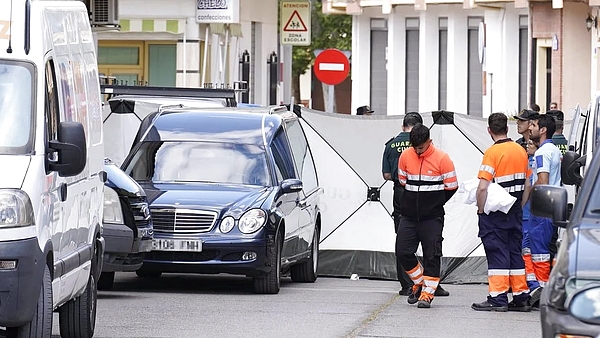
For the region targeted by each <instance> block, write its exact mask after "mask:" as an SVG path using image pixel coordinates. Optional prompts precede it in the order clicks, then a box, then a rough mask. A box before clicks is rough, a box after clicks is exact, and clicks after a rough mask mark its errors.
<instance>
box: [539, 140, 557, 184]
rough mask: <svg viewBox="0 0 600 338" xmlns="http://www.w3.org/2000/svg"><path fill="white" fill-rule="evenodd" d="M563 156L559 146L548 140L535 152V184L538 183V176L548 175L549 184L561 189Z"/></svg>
mask: <svg viewBox="0 0 600 338" xmlns="http://www.w3.org/2000/svg"><path fill="white" fill-rule="evenodd" d="M561 161H562V154H561V152H560V150H559V149H558V147H557V146H555V145H554V143H552V140H546V141H544V143H542V145H541V146H540V147H539V148H538V150H536V151H535V154H534V155H533V172H534V174H535V175H533V183H534V184H535V182H537V174H539V173H548V184H549V185H553V186H557V187H559V186H560V185H561V179H560V162H561Z"/></svg>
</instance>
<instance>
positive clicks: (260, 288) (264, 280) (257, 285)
mask: <svg viewBox="0 0 600 338" xmlns="http://www.w3.org/2000/svg"><path fill="white" fill-rule="evenodd" d="M271 250H272V252H271V255H269V263H270V264H269V265H270V266H271V271H269V272H268V273H267V274H266V275H263V276H259V277H254V278H253V279H252V281H253V283H254V292H255V293H270V294H276V293H279V289H280V287H281V231H277V234H276V235H275V243H273V246H272V248H271Z"/></svg>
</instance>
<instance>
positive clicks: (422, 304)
mask: <svg viewBox="0 0 600 338" xmlns="http://www.w3.org/2000/svg"><path fill="white" fill-rule="evenodd" d="M417 307H418V308H419V309H429V308H430V307H431V300H427V299H421V300H419V304H417Z"/></svg>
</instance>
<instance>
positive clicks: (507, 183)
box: [471, 113, 531, 312]
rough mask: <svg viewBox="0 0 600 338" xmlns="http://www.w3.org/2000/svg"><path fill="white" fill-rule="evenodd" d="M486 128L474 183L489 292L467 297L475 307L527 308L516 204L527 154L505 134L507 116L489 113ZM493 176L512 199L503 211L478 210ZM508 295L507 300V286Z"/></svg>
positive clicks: (520, 195)
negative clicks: (486, 142) (486, 143)
mask: <svg viewBox="0 0 600 338" xmlns="http://www.w3.org/2000/svg"><path fill="white" fill-rule="evenodd" d="M488 133H489V134H490V136H491V137H492V140H494V144H493V145H492V146H491V147H490V148H488V150H486V152H485V153H484V154H483V160H482V162H481V166H480V167H479V173H478V174H477V177H478V178H479V186H478V187H477V209H478V210H477V214H478V216H479V237H480V238H481V242H482V243H483V248H484V249H485V257H486V259H487V263H488V282H489V295H488V297H487V300H485V301H483V302H481V303H473V305H471V308H472V309H473V310H476V311H498V312H506V311H522V312H527V311H531V306H530V305H529V288H528V287H527V279H526V277H525V262H524V261H523V257H522V256H521V244H522V240H523V219H522V217H523V210H522V209H521V207H522V205H521V202H522V199H523V191H524V190H525V180H526V179H527V172H528V159H527V154H526V152H525V149H523V147H521V146H520V145H519V144H517V143H516V142H514V141H513V140H511V139H510V138H508V136H507V134H508V118H507V117H506V115H504V114H502V113H493V114H491V115H490V116H489V118H488ZM492 181H494V182H496V183H498V184H499V185H500V186H502V187H503V188H504V189H505V190H506V191H507V192H508V193H510V194H511V195H512V196H514V197H515V198H516V199H517V200H516V201H515V203H514V204H513V206H512V207H511V209H510V210H509V211H508V213H506V214H505V213H503V212H501V211H494V212H490V213H489V214H485V213H484V206H485V203H486V200H487V197H488V194H487V189H488V186H489V185H490V182H492ZM509 290H512V296H513V299H512V301H511V302H510V303H509V302H508V295H507V294H508V292H509Z"/></svg>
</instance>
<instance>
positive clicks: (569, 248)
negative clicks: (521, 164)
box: [531, 153, 600, 338]
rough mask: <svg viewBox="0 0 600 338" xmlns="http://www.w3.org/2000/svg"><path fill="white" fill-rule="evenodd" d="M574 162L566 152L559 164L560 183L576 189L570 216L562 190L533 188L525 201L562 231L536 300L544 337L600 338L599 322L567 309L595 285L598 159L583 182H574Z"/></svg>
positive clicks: (599, 264) (599, 233) (599, 226)
mask: <svg viewBox="0 0 600 338" xmlns="http://www.w3.org/2000/svg"><path fill="white" fill-rule="evenodd" d="M577 160H578V158H577V156H572V155H569V153H567V154H566V155H565V159H563V162H562V166H563V167H564V168H565V170H564V171H563V182H567V184H572V183H576V185H581V187H580V189H579V191H578V194H577V199H576V201H575V204H574V206H573V209H572V212H571V211H570V210H569V209H570V207H569V206H568V203H567V191H566V190H565V188H563V187H554V186H537V187H534V190H533V192H532V197H531V211H532V213H534V214H536V215H538V216H542V217H548V218H552V219H553V221H554V225H556V226H559V227H563V228H566V231H565V233H564V234H563V236H562V241H561V244H560V247H559V250H558V254H557V260H556V264H555V265H554V267H553V268H552V272H551V274H550V280H549V282H548V283H547V284H546V286H545V287H544V290H543V291H542V297H541V300H540V312H541V322H542V334H543V337H544V338H550V337H551V338H554V337H558V336H561V337H567V336H569V337H575V336H577V337H596V336H598V335H600V325H599V323H600V322H598V321H596V322H595V323H594V322H593V321H589V320H581V319H580V318H581V316H579V318H578V317H576V316H574V315H573V314H572V313H571V312H570V311H568V309H569V305H570V302H571V300H572V299H573V296H574V295H575V294H576V293H577V292H578V291H580V290H582V289H584V288H587V287H590V286H591V285H593V284H596V283H599V282H600V261H599V260H598V255H599V254H600V175H599V174H600V157H598V156H596V157H594V158H593V159H592V162H591V164H590V167H589V168H588V169H587V171H586V174H585V177H584V178H583V182H581V181H580V180H579V179H577V178H576V177H579V178H580V177H581V176H580V175H579V170H580V166H579V165H574V166H571V165H572V164H573V163H575V162H576V161H577ZM569 214H570V215H569Z"/></svg>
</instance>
